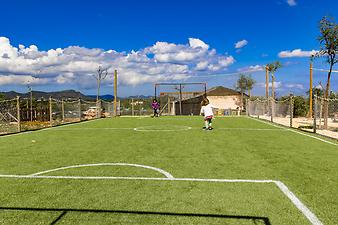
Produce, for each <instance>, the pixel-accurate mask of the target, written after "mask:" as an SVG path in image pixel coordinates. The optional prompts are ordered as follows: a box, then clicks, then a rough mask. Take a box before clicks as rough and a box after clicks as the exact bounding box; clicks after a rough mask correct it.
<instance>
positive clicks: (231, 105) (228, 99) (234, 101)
mask: <svg viewBox="0 0 338 225" xmlns="http://www.w3.org/2000/svg"><path fill="white" fill-rule="evenodd" d="M207 98H208V100H209V102H210V104H212V105H213V106H215V107H216V108H218V109H237V107H240V105H241V96H239V95H232V96H208V97H207Z"/></svg>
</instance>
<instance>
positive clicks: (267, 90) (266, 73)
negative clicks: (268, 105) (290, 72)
mask: <svg viewBox="0 0 338 225" xmlns="http://www.w3.org/2000/svg"><path fill="white" fill-rule="evenodd" d="M268 69H269V68H268V66H266V67H265V96H266V99H269V70H268Z"/></svg>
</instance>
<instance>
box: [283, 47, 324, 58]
mask: <svg viewBox="0 0 338 225" xmlns="http://www.w3.org/2000/svg"><path fill="white" fill-rule="evenodd" d="M316 53H318V51H316V50H311V51H303V50H302V49H295V50H292V51H289V50H287V51H281V52H280V53H278V56H279V57H280V58H293V57H310V56H312V55H315V54H316Z"/></svg>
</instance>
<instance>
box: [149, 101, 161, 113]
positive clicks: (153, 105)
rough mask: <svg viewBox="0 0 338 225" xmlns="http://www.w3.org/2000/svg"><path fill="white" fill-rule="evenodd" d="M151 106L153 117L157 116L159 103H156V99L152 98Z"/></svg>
mask: <svg viewBox="0 0 338 225" xmlns="http://www.w3.org/2000/svg"><path fill="white" fill-rule="evenodd" d="M151 107H152V108H153V110H154V116H153V117H155V116H156V117H158V116H159V113H160V103H158V101H157V100H156V99H154V100H153V102H152V103H151Z"/></svg>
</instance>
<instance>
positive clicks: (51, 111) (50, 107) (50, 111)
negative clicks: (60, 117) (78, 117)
mask: <svg viewBox="0 0 338 225" xmlns="http://www.w3.org/2000/svg"><path fill="white" fill-rule="evenodd" d="M49 123H50V126H53V109H52V96H50V97H49Z"/></svg>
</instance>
